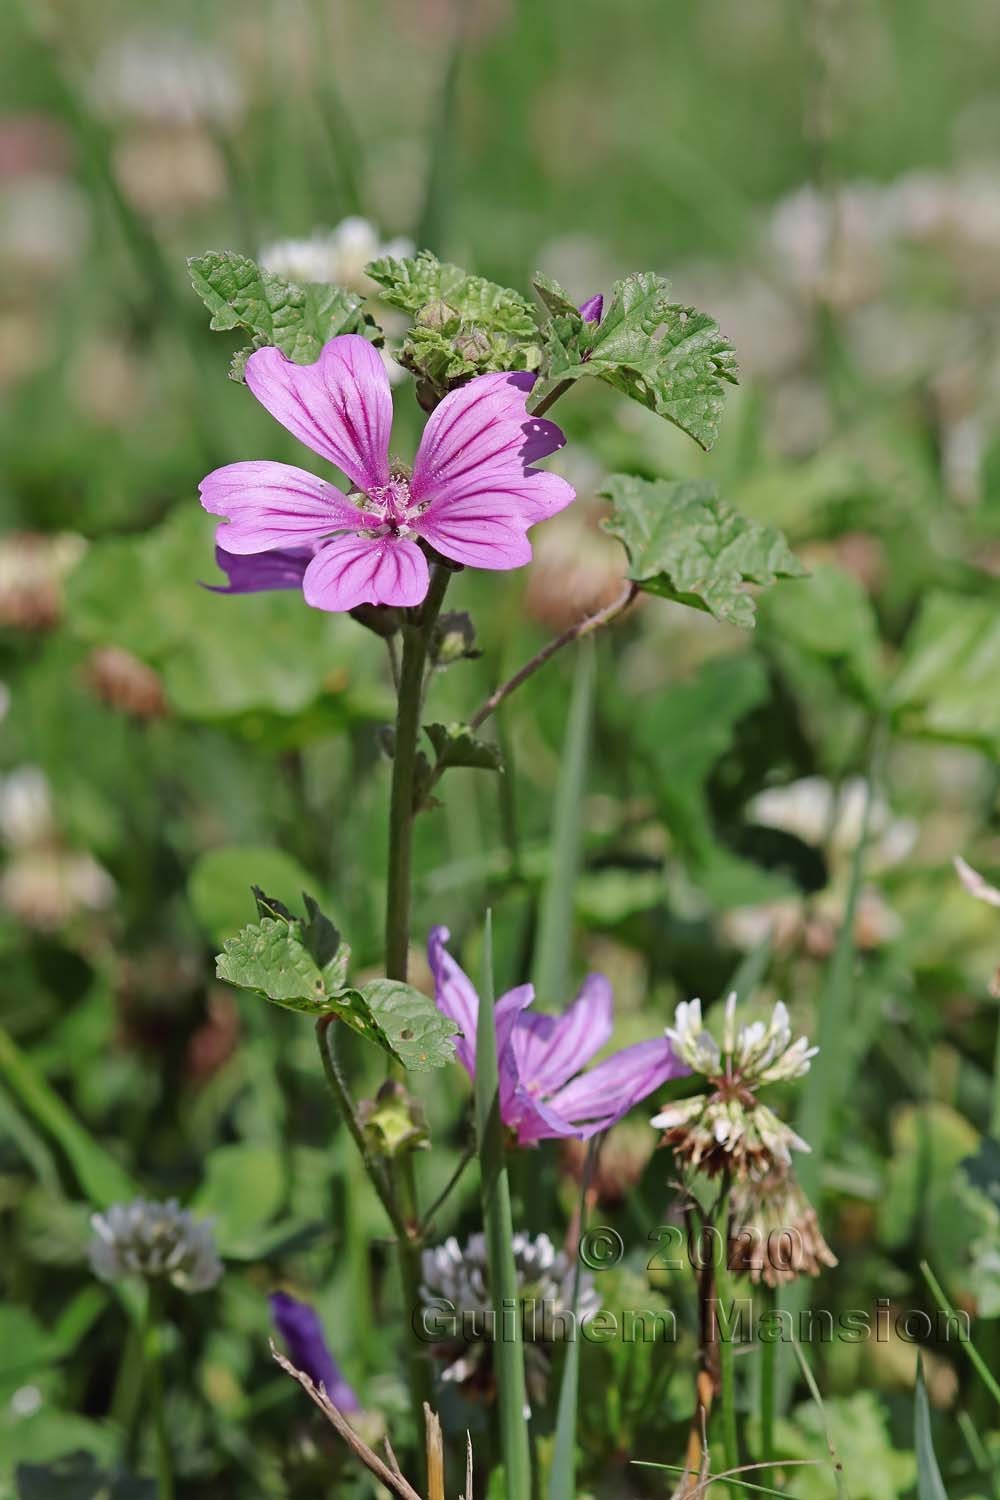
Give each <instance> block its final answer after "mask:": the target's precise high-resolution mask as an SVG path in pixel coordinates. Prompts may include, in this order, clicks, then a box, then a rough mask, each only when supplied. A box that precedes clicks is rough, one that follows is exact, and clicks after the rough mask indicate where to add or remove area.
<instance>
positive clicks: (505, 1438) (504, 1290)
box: [475, 912, 531, 1497]
mask: <svg viewBox="0 0 1000 1500" xmlns="http://www.w3.org/2000/svg"><path fill="white" fill-rule="evenodd" d="M475 1104H476V1137H477V1140H478V1143H479V1167H480V1174H481V1178H482V1199H483V1227H484V1229H485V1232H486V1250H487V1261H488V1264H489V1270H490V1290H491V1292H492V1295H493V1305H494V1309H495V1313H496V1322H497V1327H496V1339H495V1342H494V1345H493V1356H494V1359H495V1361H496V1377H497V1394H498V1398H499V1406H500V1451H501V1454H502V1457H503V1467H504V1476H505V1479H506V1490H507V1494H508V1495H512V1496H513V1495H517V1496H524V1497H527V1496H529V1495H530V1494H531V1453H530V1449H529V1446H528V1423H527V1420H526V1417H525V1411H526V1408H527V1397H526V1391H525V1381H524V1348H523V1346H522V1342H521V1319H520V1317H519V1315H518V1314H519V1311H520V1309H519V1304H518V1296H517V1272H516V1269H515V1266H514V1250H513V1245H512V1241H513V1237H514V1225H513V1216H512V1214H511V1207H510V1183H509V1181H508V1177H507V1162H506V1158H505V1155H504V1142H503V1122H502V1121H501V1119H500V1083H499V1074H498V1071H497V1038H496V1022H495V1018H494V1012H493V920H492V916H491V914H490V913H489V912H487V914H486V932H485V942H484V953H483V978H482V983H481V984H480V986H479V1017H478V1029H477V1033H476V1082H475ZM511 1310H512V1317H511V1318H510V1319H508V1318H507V1317H505V1313H508V1312H510V1311H511ZM508 1322H512V1323H513V1328H510V1327H508V1326H507V1324H508ZM508 1334H510V1335H511V1336H510V1337H509V1338H508V1337H507V1335H508Z"/></svg>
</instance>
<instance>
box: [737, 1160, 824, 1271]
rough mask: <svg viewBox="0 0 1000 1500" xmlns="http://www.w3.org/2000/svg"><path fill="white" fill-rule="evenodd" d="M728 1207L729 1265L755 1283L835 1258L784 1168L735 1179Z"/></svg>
mask: <svg viewBox="0 0 1000 1500" xmlns="http://www.w3.org/2000/svg"><path fill="white" fill-rule="evenodd" d="M731 1209H732V1216H731V1225H732V1227H731V1230H730V1265H731V1266H732V1268H733V1270H735V1271H742V1272H744V1273H746V1274H748V1275H749V1277H750V1280H751V1281H753V1282H754V1283H755V1284H756V1283H758V1282H761V1281H763V1282H764V1283H765V1284H766V1285H767V1286H771V1287H774V1286H783V1285H785V1284H786V1283H787V1282H790V1281H794V1280H795V1279H796V1277H798V1276H818V1275H819V1274H820V1273H821V1271H822V1270H823V1269H824V1267H827V1266H835V1265H836V1264H837V1257H836V1256H835V1255H834V1253H833V1251H832V1250H831V1249H830V1247H829V1245H828V1244H827V1242H826V1240H825V1239H824V1238H823V1231H822V1229H821V1228H820V1225H819V1220H818V1218H817V1217H816V1211H815V1209H814V1208H813V1206H812V1204H811V1203H810V1202H809V1200H808V1198H807V1197H806V1195H805V1193H804V1192H803V1191H802V1189H801V1187H800V1186H799V1183H798V1179H797V1178H796V1176H795V1173H794V1172H793V1171H792V1170H791V1169H790V1168H786V1169H785V1170H784V1171H777V1172H774V1173H772V1174H771V1175H770V1176H768V1177H765V1178H763V1179H762V1180H760V1181H754V1180H750V1181H747V1182H745V1183H742V1184H740V1185H738V1186H737V1187H736V1189H735V1190H734V1192H733V1197H732V1204H731Z"/></svg>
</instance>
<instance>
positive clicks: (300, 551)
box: [205, 547, 314, 594]
mask: <svg viewBox="0 0 1000 1500" xmlns="http://www.w3.org/2000/svg"><path fill="white" fill-rule="evenodd" d="M313 554H314V548H312V547H286V548H285V549H284V550H283V551H281V552H259V553H256V554H254V555H251V556H248V557H241V556H240V555H239V554H238V553H236V552H227V551H226V549H225V547H216V549H215V561H216V562H217V563H218V565H219V567H220V568H221V569H222V571H223V573H225V575H226V577H227V578H228V579H229V583H228V584H223V583H206V584H205V588H207V589H208V590H209V591H210V592H211V593H213V594H263V593H267V592H269V591H271V590H274V589H300V588H301V587H302V580H303V578H304V577H305V571H306V568H307V567H308V566H309V564H310V562H311V561H312V558H313Z"/></svg>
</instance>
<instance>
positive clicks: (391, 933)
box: [385, 564, 451, 980]
mask: <svg viewBox="0 0 1000 1500" xmlns="http://www.w3.org/2000/svg"><path fill="white" fill-rule="evenodd" d="M450 578H451V572H450V570H449V569H448V568H445V567H442V566H441V564H436V565H435V566H434V567H433V568H432V569H431V581H430V587H429V589H428V590H427V597H426V599H425V600H424V602H423V604H422V605H421V606H420V608H419V610H418V611H417V614H416V618H415V619H414V620H412V621H411V622H410V623H409V624H407V625H404V627H403V661H402V665H401V667H400V673H399V699H398V703H397V708H396V736H395V743H394V745H393V759H392V797H391V801H390V804H389V871H388V888H387V892H386V909H385V973H386V978H387V979H402V980H405V979H406V964H407V953H408V950H409V946H410V867H411V863H412V856H413V777H414V771H415V768H416V761H417V738H418V736H419V734H420V710H421V705H422V702H423V692H424V672H425V669H426V666H427V651H428V647H429V645H430V637H431V631H432V630H433V629H434V625H435V622H436V620H437V617H438V615H439V613H440V611H441V604H442V601H443V600H444V595H445V590H446V589H447V587H448V581H449V579H450Z"/></svg>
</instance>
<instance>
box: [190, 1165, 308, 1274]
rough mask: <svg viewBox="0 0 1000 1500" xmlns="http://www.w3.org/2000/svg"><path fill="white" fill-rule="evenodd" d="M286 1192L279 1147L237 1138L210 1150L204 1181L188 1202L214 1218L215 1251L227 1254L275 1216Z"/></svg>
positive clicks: (194, 1208)
mask: <svg viewBox="0 0 1000 1500" xmlns="http://www.w3.org/2000/svg"><path fill="white" fill-rule="evenodd" d="M285 1191H286V1176H285V1161H284V1157H283V1153H282V1152H281V1151H280V1150H279V1148H278V1147H277V1146H275V1145H271V1144H267V1143H265V1142H257V1141H241V1142H239V1143H237V1144H235V1145H232V1146H217V1147H216V1148H215V1150H214V1151H211V1152H210V1153H209V1155H208V1157H207V1158H206V1161H205V1176H204V1180H203V1181H202V1184H201V1187H200V1188H199V1189H198V1192H197V1194H196V1195H195V1197H194V1200H193V1201H192V1203H191V1205H190V1207H191V1208H192V1209H193V1210H194V1212H195V1213H197V1214H199V1215H202V1216H204V1217H206V1218H211V1219H212V1220H213V1221H214V1223H213V1233H214V1235H215V1240H216V1244H217V1245H218V1247H219V1253H220V1254H221V1255H230V1254H232V1253H234V1252H237V1253H238V1252H239V1251H240V1250H241V1249H242V1248H243V1246H244V1245H245V1244H246V1241H247V1238H248V1236H250V1235H252V1234H253V1232H254V1231H259V1230H260V1229H261V1228H262V1226H264V1225H265V1224H267V1223H268V1221H269V1220H271V1219H273V1218H274V1216H275V1214H276V1213H277V1212H278V1210H279V1209H280V1208H281V1205H282V1203H283V1201H284V1197H285Z"/></svg>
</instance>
